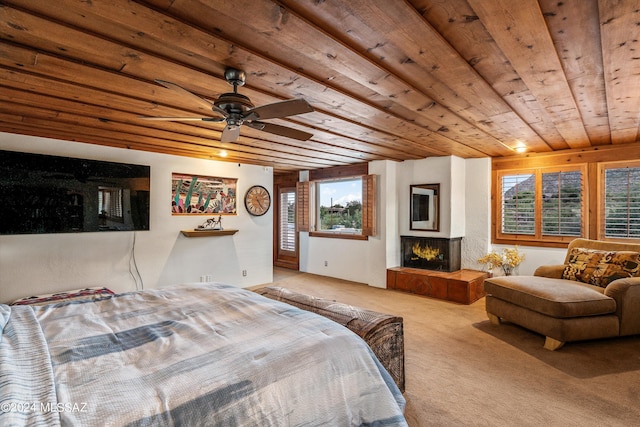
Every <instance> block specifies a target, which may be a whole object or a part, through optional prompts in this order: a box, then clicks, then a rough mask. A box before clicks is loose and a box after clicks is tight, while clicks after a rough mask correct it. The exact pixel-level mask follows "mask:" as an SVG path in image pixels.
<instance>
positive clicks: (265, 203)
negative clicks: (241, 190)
mask: <svg viewBox="0 0 640 427" xmlns="http://www.w3.org/2000/svg"><path fill="white" fill-rule="evenodd" d="M244 206H245V207H246V208H247V210H248V211H249V213H250V214H251V215H255V216H261V215H264V214H266V213H267V211H268V210H269V207H270V206H271V195H270V194H269V192H268V191H267V189H266V188H264V187H263V186H262V185H254V186H253V187H251V188H249V189H248V190H247V194H246V195H245V196H244Z"/></svg>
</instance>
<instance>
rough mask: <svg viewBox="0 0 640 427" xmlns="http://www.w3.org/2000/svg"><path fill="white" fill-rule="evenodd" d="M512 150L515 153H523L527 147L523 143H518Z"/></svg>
mask: <svg viewBox="0 0 640 427" xmlns="http://www.w3.org/2000/svg"><path fill="white" fill-rule="evenodd" d="M514 150H515V151H516V153H524V152H525V151H527V147H525V146H524V145H519V146H517V147H515V148H514Z"/></svg>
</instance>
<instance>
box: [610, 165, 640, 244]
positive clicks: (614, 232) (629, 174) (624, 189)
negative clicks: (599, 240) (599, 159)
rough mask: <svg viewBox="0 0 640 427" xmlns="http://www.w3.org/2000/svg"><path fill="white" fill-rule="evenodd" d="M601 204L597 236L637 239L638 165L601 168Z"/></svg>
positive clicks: (639, 224)
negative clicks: (598, 233)
mask: <svg viewBox="0 0 640 427" xmlns="http://www.w3.org/2000/svg"><path fill="white" fill-rule="evenodd" d="M600 176H601V180H602V181H603V183H602V186H601V188H602V190H603V193H604V194H603V195H601V198H602V200H603V201H604V203H602V204H601V206H602V209H603V212H601V218H602V219H601V224H600V225H601V230H600V235H601V236H604V237H605V238H618V239H640V162H635V164H634V163H629V162H625V166H624V167H621V165H620V164H619V163H608V164H604V165H602V168H601V173H600Z"/></svg>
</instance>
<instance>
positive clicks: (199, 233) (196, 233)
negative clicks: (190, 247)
mask: <svg viewBox="0 0 640 427" xmlns="http://www.w3.org/2000/svg"><path fill="white" fill-rule="evenodd" d="M180 232H181V233H182V234H183V235H185V236H186V237H215V236H231V235H233V234H236V233H237V232H238V230H180Z"/></svg>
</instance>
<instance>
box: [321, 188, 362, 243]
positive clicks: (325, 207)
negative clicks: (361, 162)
mask: <svg viewBox="0 0 640 427" xmlns="http://www.w3.org/2000/svg"><path fill="white" fill-rule="evenodd" d="M316 197H317V199H316V209H317V211H316V230H317V231H322V232H325V233H341V234H342V233H351V234H362V178H360V177H357V178H349V179H342V180H330V181H321V182H318V183H316Z"/></svg>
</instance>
